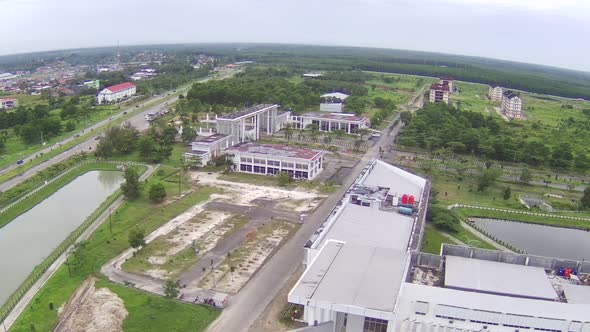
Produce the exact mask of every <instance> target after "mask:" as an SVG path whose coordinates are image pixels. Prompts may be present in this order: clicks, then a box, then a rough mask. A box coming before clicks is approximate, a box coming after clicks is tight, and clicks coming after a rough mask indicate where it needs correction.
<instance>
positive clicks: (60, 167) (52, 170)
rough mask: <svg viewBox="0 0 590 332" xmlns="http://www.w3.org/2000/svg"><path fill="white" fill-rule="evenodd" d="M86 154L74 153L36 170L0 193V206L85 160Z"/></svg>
mask: <svg viewBox="0 0 590 332" xmlns="http://www.w3.org/2000/svg"><path fill="white" fill-rule="evenodd" d="M86 159H87V155H76V156H74V157H72V158H69V159H67V160H64V161H62V162H60V163H57V164H54V165H52V166H49V167H47V168H46V169H44V170H42V171H39V172H37V174H35V175H34V176H32V177H30V178H28V179H26V180H25V181H23V182H21V183H19V184H18V185H16V186H14V187H12V188H10V189H8V190H6V191H4V192H2V193H0V207H4V206H6V205H8V204H10V203H12V202H14V201H16V200H18V199H19V198H21V197H22V196H24V195H26V194H27V193H28V192H29V191H31V190H34V189H35V188H37V187H39V186H40V185H42V184H43V183H44V182H45V181H46V180H50V179H52V178H54V177H56V176H57V175H59V174H60V173H62V172H64V171H65V170H67V169H69V168H70V167H72V166H74V165H76V164H78V163H79V162H80V161H82V160H86Z"/></svg>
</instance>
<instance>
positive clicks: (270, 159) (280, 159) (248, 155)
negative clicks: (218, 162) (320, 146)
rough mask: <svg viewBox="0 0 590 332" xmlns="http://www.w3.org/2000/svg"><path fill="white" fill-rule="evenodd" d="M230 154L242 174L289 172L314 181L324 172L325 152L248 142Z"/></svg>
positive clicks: (234, 147) (232, 149)
mask: <svg viewBox="0 0 590 332" xmlns="http://www.w3.org/2000/svg"><path fill="white" fill-rule="evenodd" d="M226 153H227V154H228V155H229V156H231V158H233V163H234V165H235V170H236V171H238V172H243V173H252V174H261V175H278V174H280V173H282V172H285V173H287V174H289V176H290V177H292V178H295V179H303V180H312V179H314V178H315V177H316V176H317V175H318V174H319V173H320V172H321V171H322V169H323V166H324V154H325V151H322V150H312V149H305V148H298V147H293V146H287V145H275V144H258V143H254V142H244V143H240V144H238V145H235V146H233V147H231V148H229V149H227V150H226Z"/></svg>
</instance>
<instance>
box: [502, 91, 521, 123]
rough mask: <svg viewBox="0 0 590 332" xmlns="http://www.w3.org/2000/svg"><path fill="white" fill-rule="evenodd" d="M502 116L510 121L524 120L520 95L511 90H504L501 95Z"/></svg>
mask: <svg viewBox="0 0 590 332" xmlns="http://www.w3.org/2000/svg"><path fill="white" fill-rule="evenodd" d="M502 114H504V115H506V116H507V117H509V118H512V119H523V118H524V113H523V111H522V98H521V97H520V94H518V93H516V92H514V91H512V90H506V91H504V92H503V93H502Z"/></svg>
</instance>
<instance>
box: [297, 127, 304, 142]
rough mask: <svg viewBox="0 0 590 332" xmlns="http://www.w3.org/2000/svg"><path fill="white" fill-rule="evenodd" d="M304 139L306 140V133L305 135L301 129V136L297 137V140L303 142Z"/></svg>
mask: <svg viewBox="0 0 590 332" xmlns="http://www.w3.org/2000/svg"><path fill="white" fill-rule="evenodd" d="M304 138H305V133H304V131H303V129H301V130H300V131H299V135H297V139H298V140H300V141H301V140H302V139H304Z"/></svg>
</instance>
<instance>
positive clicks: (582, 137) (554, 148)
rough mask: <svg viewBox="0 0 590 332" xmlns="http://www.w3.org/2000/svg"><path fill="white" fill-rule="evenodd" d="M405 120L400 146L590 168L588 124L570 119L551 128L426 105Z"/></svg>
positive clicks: (564, 167) (566, 166) (561, 167)
mask: <svg viewBox="0 0 590 332" xmlns="http://www.w3.org/2000/svg"><path fill="white" fill-rule="evenodd" d="M404 118H405V121H406V122H407V123H408V124H407V126H406V127H405V128H404V129H403V131H402V133H401V135H400V137H399V139H398V143H399V144H400V145H404V146H416V147H420V148H423V149H428V150H431V151H435V150H437V151H441V150H445V151H447V152H452V153H458V154H474V155H476V156H481V157H485V158H490V159H496V160H501V161H510V162H524V163H527V164H529V165H533V166H541V165H545V164H548V165H550V166H552V167H555V168H559V169H569V168H575V169H576V170H578V171H586V170H588V169H590V159H589V158H588V148H587V147H588V142H589V141H590V120H588V119H587V120H584V121H575V120H573V119H569V120H567V121H565V122H563V123H561V124H560V125H559V126H558V127H557V128H548V127H542V126H541V125H540V124H539V123H532V124H528V123H526V124H522V123H506V122H504V121H502V120H501V119H499V118H498V117H496V116H484V115H482V114H481V113H476V112H469V111H459V110H457V109H455V108H453V107H451V106H448V105H446V104H442V103H441V104H426V105H425V107H424V108H423V109H422V110H419V111H417V112H416V113H415V114H414V116H412V117H409V116H405V117H404Z"/></svg>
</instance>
